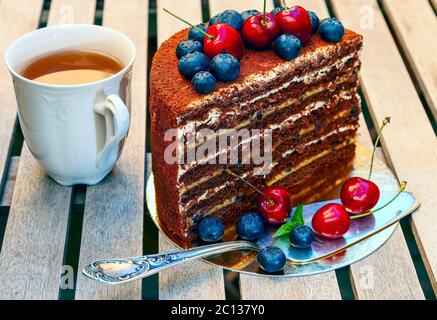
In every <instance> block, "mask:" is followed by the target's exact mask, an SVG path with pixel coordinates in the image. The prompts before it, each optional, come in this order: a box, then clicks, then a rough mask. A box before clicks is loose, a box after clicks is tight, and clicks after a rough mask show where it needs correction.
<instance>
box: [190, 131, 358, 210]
mask: <svg viewBox="0 0 437 320" xmlns="http://www.w3.org/2000/svg"><path fill="white" fill-rule="evenodd" d="M354 136H355V133H354V131H353V132H352V134H351V133H350V132H345V133H342V134H340V135H338V136H331V137H329V138H328V139H326V140H324V141H322V142H321V143H320V144H318V145H312V146H310V147H307V148H305V149H303V150H302V153H301V154H299V155H297V156H293V157H290V158H289V159H286V160H283V161H282V162H281V163H280V164H278V166H277V167H275V168H274V170H273V171H272V172H271V174H270V175H268V176H267V177H266V178H263V177H262V176H253V175H248V176H247V177H246V180H247V181H249V182H251V183H252V184H254V185H256V186H257V187H260V188H262V187H263V186H264V185H266V184H267V185H269V183H268V181H269V180H271V179H275V180H276V179H277V176H278V175H279V174H282V172H286V173H287V174H288V171H290V175H293V179H291V180H292V181H293V182H294V183H297V182H298V181H300V180H302V179H303V177H302V176H301V175H302V174H303V175H306V174H307V167H308V166H309V167H311V168H317V167H318V166H320V165H322V164H324V163H325V162H326V161H328V162H329V161H334V160H335V158H336V155H335V154H333V152H331V151H332V148H333V147H334V146H336V145H339V144H341V143H348V142H349V141H348V139H350V138H353V137H354ZM352 145H353V148H354V146H355V145H354V144H352ZM352 150H354V149H352ZM322 152H327V154H326V155H324V156H323V157H321V158H319V159H314V158H315V157H316V156H317V155H319V154H320V153H322ZM339 152H340V151H339ZM311 159H314V160H313V161H311V162H310V163H308V164H307V165H305V166H303V167H302V168H300V167H299V166H300V165H302V164H303V163H305V161H308V160H311ZM243 174H244V173H243ZM221 177H223V182H218V181H217V182H216V183H211V185H209V186H206V185H204V186H203V187H202V188H200V189H198V193H197V197H196V196H195V195H193V196H190V197H187V198H185V199H186V200H188V203H186V204H184V208H185V210H186V212H187V215H188V216H190V215H192V214H193V213H195V212H198V211H202V210H203V211H204V212H208V211H209V210H210V208H211V207H213V206H215V205H217V204H218V203H221V202H222V201H223V199H229V198H232V197H234V196H235V197H237V196H239V195H240V193H241V190H244V189H247V186H246V185H245V184H244V183H243V182H242V181H240V180H235V179H234V178H232V177H229V175H227V174H226V173H223V174H222V175H221ZM217 180H219V179H217ZM210 181H213V179H212V180H210ZM277 181H279V180H277ZM222 186H226V187H225V188H222V189H219V188H218V187H222ZM202 190H203V191H202ZM208 190H209V193H207V192H208ZM252 191H253V190H252ZM201 195H206V196H205V199H201V200H200V199H199V198H198V197H199V196H201ZM189 199H192V201H189ZM182 202H183V201H182Z"/></svg>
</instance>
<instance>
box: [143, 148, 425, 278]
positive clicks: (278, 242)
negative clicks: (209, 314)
mask: <svg viewBox="0 0 437 320" xmlns="http://www.w3.org/2000/svg"><path fill="white" fill-rule="evenodd" d="M370 158H371V152H370V151H369V150H367V149H365V148H363V147H361V146H357V153H356V158H355V160H354V170H353V172H352V173H351V176H362V177H366V176H367V173H368V169H369V168H368V166H369V164H370ZM372 180H373V181H374V182H375V183H376V184H377V185H378V186H379V188H380V190H381V198H380V200H379V203H378V204H377V206H376V208H378V207H380V206H382V205H383V204H385V203H387V202H388V201H389V200H390V199H392V198H393V197H394V195H395V194H396V193H397V191H398V189H399V184H398V182H397V180H396V178H395V177H394V175H393V173H392V172H391V171H390V169H389V168H388V167H387V166H386V165H385V164H384V163H382V162H381V161H379V160H377V159H376V160H375V164H374V169H373V175H372ZM146 192H147V206H148V209H149V212H150V215H151V217H152V220H153V221H154V222H155V224H156V226H157V227H158V228H159V230H160V231H161V232H162V233H163V234H164V235H165V236H166V237H167V238H168V239H169V240H170V241H171V242H173V243H174V244H175V246H176V247H178V248H179V249H191V248H194V247H197V244H196V243H191V244H188V245H187V243H184V242H182V241H181V240H180V239H178V238H175V237H174V235H172V233H171V232H169V231H168V230H166V228H164V227H163V226H162V224H161V222H160V220H159V216H158V213H157V207H156V201H155V187H154V183H153V175H151V176H150V177H149V180H148V182H147V190H146ZM329 202H331V203H332V202H339V200H338V199H337V200H330V201H324V202H318V203H313V204H309V205H306V206H305V207H304V219H305V222H306V223H307V224H308V225H311V218H312V216H313V215H314V213H315V212H316V211H317V210H318V209H319V208H320V207H322V206H323V205H325V204H326V203H329ZM419 205H420V204H419V202H418V201H417V199H416V198H415V197H414V195H413V194H412V193H410V192H403V193H402V194H401V195H400V196H399V197H398V198H397V199H396V200H395V201H394V202H393V203H391V204H390V205H389V206H388V207H386V208H384V209H382V210H381V211H378V212H377V213H376V214H375V215H373V216H369V217H366V218H361V219H357V220H353V222H352V225H351V228H350V230H349V232H348V233H347V234H346V235H345V236H344V237H343V238H342V239H338V240H327V239H321V240H322V241H320V242H319V241H316V242H314V243H313V245H312V246H311V248H308V249H296V248H294V247H292V246H291V245H290V243H289V242H288V239H287V237H282V238H279V239H273V238H272V234H273V233H274V232H275V231H276V230H277V228H278V227H277V226H276V227H273V226H269V227H268V228H266V232H265V234H264V235H263V236H262V237H261V238H260V239H259V240H258V242H257V243H254V244H252V248H250V245H247V244H246V245H244V244H243V243H242V242H240V244H241V249H239V248H238V245H237V244H236V246H235V248H234V249H232V250H233V251H230V252H221V253H218V254H215V255H213V256H209V257H204V258H203V259H204V260H205V261H206V262H208V263H211V264H214V265H216V266H219V267H222V268H224V269H227V270H230V271H235V272H241V273H247V274H254V275H259V276H273V277H284V276H286V277H298V276H307V275H314V274H319V273H323V272H328V271H332V270H336V269H339V268H342V267H344V266H348V265H350V264H353V263H355V262H358V261H360V260H362V259H364V258H365V257H367V256H369V255H370V254H372V253H373V252H375V251H376V250H378V249H379V248H380V247H381V246H382V245H384V243H385V242H386V241H387V240H388V239H389V238H390V237H391V235H392V234H393V233H394V231H395V230H396V228H397V226H398V223H397V221H399V219H400V218H403V217H406V216H408V215H409V214H411V213H413V212H414V211H415V210H416V209H417V208H418V207H419ZM393 222H396V223H393ZM234 240H237V236H236V234H235V230H233V229H230V230H227V232H226V234H225V239H224V241H234ZM269 245H275V246H278V247H280V248H281V249H282V250H283V251H284V253H285V254H286V256H287V258H288V263H287V265H286V267H285V268H284V270H283V271H281V272H280V273H278V274H268V273H266V272H264V271H263V270H262V269H261V268H260V267H259V265H258V263H257V261H256V254H257V252H256V250H255V249H254V248H258V249H259V248H263V247H265V246H269ZM250 249H252V250H250Z"/></svg>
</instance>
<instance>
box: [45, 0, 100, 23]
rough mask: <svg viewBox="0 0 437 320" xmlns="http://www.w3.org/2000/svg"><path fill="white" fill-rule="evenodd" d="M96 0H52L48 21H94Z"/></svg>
mask: <svg viewBox="0 0 437 320" xmlns="http://www.w3.org/2000/svg"><path fill="white" fill-rule="evenodd" d="M95 8H96V0H88V1H76V0H61V1H52V3H51V5H50V12H49V22H52V21H56V24H70V23H92V22H93V21H94V15H95Z"/></svg>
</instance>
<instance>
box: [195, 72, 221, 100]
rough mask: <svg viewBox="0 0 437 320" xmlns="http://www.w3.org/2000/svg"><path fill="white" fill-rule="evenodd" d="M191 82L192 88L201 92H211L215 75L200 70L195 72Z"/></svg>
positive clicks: (215, 82)
mask: <svg viewBox="0 0 437 320" xmlns="http://www.w3.org/2000/svg"><path fill="white" fill-rule="evenodd" d="M191 82H192V83H193V85H194V89H196V91H197V92H199V93H202V94H207V93H211V92H213V91H214V90H215V86H216V84H217V80H216V79H215V77H214V76H213V75H212V74H211V73H210V72H208V71H200V72H198V73H196V74H195V75H194V77H193V80H191Z"/></svg>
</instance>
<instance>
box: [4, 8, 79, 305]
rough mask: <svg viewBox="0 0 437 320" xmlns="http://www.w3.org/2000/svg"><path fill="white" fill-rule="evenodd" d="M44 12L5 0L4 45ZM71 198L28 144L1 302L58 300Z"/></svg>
mask: <svg viewBox="0 0 437 320" xmlns="http://www.w3.org/2000/svg"><path fill="white" fill-rule="evenodd" d="M41 8H42V1H30V0H27V1H24V0H2V1H1V3H0V12H1V17H2V18H1V23H2V26H3V27H2V32H5V35H4V37H3V35H2V41H3V42H2V46H4V45H6V44H7V43H8V42H10V41H12V40H13V39H14V38H16V37H17V36H18V35H20V34H22V33H24V32H27V31H31V30H32V29H34V28H35V27H36V26H37V25H38V20H39V17H40V12H41ZM54 22H55V21H53V20H52V21H51V23H54ZM4 39H6V41H4ZM2 79H3V77H2ZM5 87H6V88H8V91H7V92H4V93H3V92H2V96H1V97H2V99H5V101H3V103H2V105H3V106H4V107H5V108H8V107H10V106H11V104H12V106H14V105H15V103H12V101H13V90H12V88H11V87H10V86H9V85H8V84H6V85H5ZM2 89H3V88H2ZM2 121H3V119H2ZM2 125H3V122H2ZM6 125H7V124H6ZM70 198H71V189H70V188H63V187H61V186H59V185H57V184H56V183H55V182H53V181H52V180H51V179H49V178H48V177H47V176H46V175H45V174H44V172H43V171H42V169H41V168H40V167H39V166H38V165H37V164H36V162H35V160H34V159H33V157H32V155H31V154H30V152H29V149H28V148H27V147H26V146H24V147H23V150H22V154H21V158H20V165H19V168H18V173H17V178H16V183H15V190H14V196H13V200H12V204H11V208H10V212H9V218H8V223H7V227H6V231H5V238H4V242H3V247H2V252H1V256H0V282H1V283H2V286H1V291H0V298H3V299H57V298H58V293H59V277H60V273H59V271H60V268H61V266H62V263H63V254H64V247H65V236H66V230H67V224H68V216H69V203H70Z"/></svg>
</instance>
